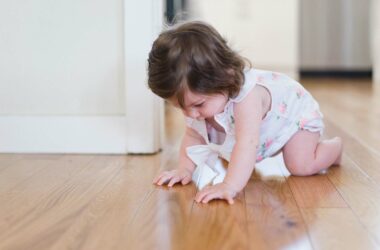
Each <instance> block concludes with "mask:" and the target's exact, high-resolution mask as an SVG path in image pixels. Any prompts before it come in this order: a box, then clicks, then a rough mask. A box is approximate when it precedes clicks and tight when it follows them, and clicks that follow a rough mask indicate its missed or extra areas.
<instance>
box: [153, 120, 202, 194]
mask: <svg viewBox="0 0 380 250" xmlns="http://www.w3.org/2000/svg"><path fill="white" fill-rule="evenodd" d="M205 143H206V142H205V141H204V139H203V138H202V136H200V135H199V134H198V133H197V132H196V131H194V130H193V129H191V128H189V127H186V132H185V135H184V137H183V139H182V143H181V148H180V151H179V162H178V164H179V166H178V168H177V169H174V170H171V171H164V172H162V173H161V174H159V175H158V176H157V177H156V178H154V180H153V183H154V184H157V185H162V184H165V183H168V186H169V187H172V186H173V185H174V184H175V183H178V182H181V183H182V185H186V184H188V183H189V182H190V181H191V177H192V174H193V172H194V169H195V165H194V163H193V162H192V161H191V160H190V159H189V157H187V154H186V148H187V147H189V146H193V145H199V144H205Z"/></svg>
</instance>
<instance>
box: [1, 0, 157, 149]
mask: <svg viewBox="0 0 380 250" xmlns="http://www.w3.org/2000/svg"><path fill="white" fill-rule="evenodd" d="M162 3H163V1H162V0H141V1H138V2H136V1H135V0H93V1H88V0H87V1H83V0H80V1H74V0H56V1H49V0H34V1H27V0H16V1H0V153H1V152H15V153H24V152H25V153H127V152H128V153H130V152H133V153H153V152H156V151H157V150H158V149H159V147H160V140H159V139H160V129H161V127H160V125H161V124H162V109H161V107H162V101H160V100H158V99H157V98H155V97H154V96H153V95H152V94H151V93H150V91H149V90H148V88H147V86H146V59H147V56H148V52H149V46H150V45H151V43H152V42H153V39H154V38H155V36H156V35H157V32H158V31H159V29H160V27H161V26H162V14H163V9H162ZM137 111H138V112H139V113H138V112H137ZM136 113H138V114H139V115H136ZM136 146H137V147H136Z"/></svg>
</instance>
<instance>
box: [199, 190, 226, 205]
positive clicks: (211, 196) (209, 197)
mask: <svg viewBox="0 0 380 250" xmlns="http://www.w3.org/2000/svg"><path fill="white" fill-rule="evenodd" d="M221 198H222V193H221V192H214V193H210V194H208V195H206V196H205V197H204V198H203V199H202V202H203V203H207V202H209V201H210V200H214V199H221Z"/></svg>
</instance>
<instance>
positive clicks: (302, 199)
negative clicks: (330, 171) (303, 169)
mask: <svg viewBox="0 0 380 250" xmlns="http://www.w3.org/2000/svg"><path fill="white" fill-rule="evenodd" d="M288 183H289V186H290V188H291V190H292V193H293V195H294V198H295V200H296V202H297V204H298V206H299V207H300V208H323V207H348V206H347V204H346V202H345V201H344V199H343V198H342V196H341V195H340V194H339V192H338V191H337V190H336V188H335V186H334V185H333V184H332V183H331V182H330V180H329V179H328V177H327V176H326V175H313V176H306V177H303V176H291V177H289V178H288Z"/></svg>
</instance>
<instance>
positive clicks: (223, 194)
mask: <svg viewBox="0 0 380 250" xmlns="http://www.w3.org/2000/svg"><path fill="white" fill-rule="evenodd" d="M236 194H237V192H236V191H235V190H233V189H232V188H231V187H230V186H229V185H228V184H226V183H224V182H222V183H219V184H216V185H213V186H207V187H205V188H203V189H202V190H201V191H199V192H198V193H197V195H196V196H195V201H196V202H203V203H207V202H209V201H210V200H214V199H224V200H226V201H227V202H228V203H229V204H233V203H234V197H235V196H236Z"/></svg>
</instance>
